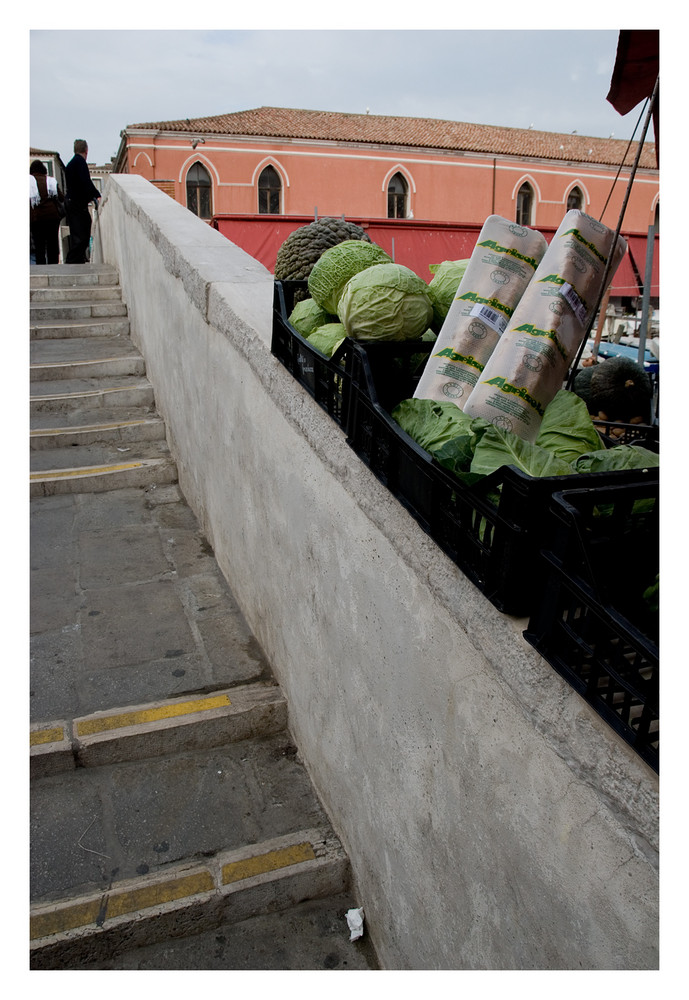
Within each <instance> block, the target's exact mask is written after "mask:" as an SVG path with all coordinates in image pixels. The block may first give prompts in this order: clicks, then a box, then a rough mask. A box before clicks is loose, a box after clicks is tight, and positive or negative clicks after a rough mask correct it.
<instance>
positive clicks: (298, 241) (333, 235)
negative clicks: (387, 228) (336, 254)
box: [275, 218, 372, 302]
mask: <svg viewBox="0 0 689 1000" xmlns="http://www.w3.org/2000/svg"><path fill="white" fill-rule="evenodd" d="M344 240H365V241H366V242H367V243H371V242H372V241H371V238H370V237H369V236H368V234H367V233H366V231H365V230H363V229H362V228H361V226H357V225H356V224H355V223H354V222H345V220H344V219H330V218H323V219H317V220H316V221H314V222H310V223H309V224H308V225H307V226H300V228H299V229H295V230H294V232H292V233H290V234H289V236H288V237H287V239H286V240H285V241H284V243H283V244H282V246H281V247H280V249H279V250H278V252H277V257H276V260H275V280H276V281H303V280H306V279H307V278H308V277H309V275H310V274H311V269H312V268H313V265H314V264H315V263H316V261H317V260H318V258H319V257H320V256H321V254H322V253H325V251H326V250H329V249H330V247H334V246H336V245H337V244H338V243H343V242H344ZM294 298H295V302H296V301H300V300H301V299H304V298H306V293H302V292H301V291H299V290H298V291H297V292H296V293H295V297H294Z"/></svg>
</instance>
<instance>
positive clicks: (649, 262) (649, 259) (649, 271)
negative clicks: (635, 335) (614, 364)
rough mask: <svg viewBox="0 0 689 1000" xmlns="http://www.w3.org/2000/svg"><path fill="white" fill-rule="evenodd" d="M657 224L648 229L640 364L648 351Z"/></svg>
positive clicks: (642, 301) (640, 337) (640, 335)
mask: <svg viewBox="0 0 689 1000" xmlns="http://www.w3.org/2000/svg"><path fill="white" fill-rule="evenodd" d="M655 234H656V227H655V224H654V225H651V226H649V227H648V240H647V243H646V273H645V274H644V294H643V297H642V299H641V329H640V330H639V364H640V365H643V363H644V352H645V350H646V331H647V330H648V313H649V306H650V302H651V278H652V276H653V251H654V243H655Z"/></svg>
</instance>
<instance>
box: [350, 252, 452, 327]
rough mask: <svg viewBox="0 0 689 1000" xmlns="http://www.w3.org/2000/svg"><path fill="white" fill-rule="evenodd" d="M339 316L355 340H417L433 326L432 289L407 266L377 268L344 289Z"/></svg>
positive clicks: (362, 274) (364, 273) (380, 266)
mask: <svg viewBox="0 0 689 1000" xmlns="http://www.w3.org/2000/svg"><path fill="white" fill-rule="evenodd" d="M337 312H338V316H339V317H340V320H341V322H342V323H343V324H344V326H345V329H346V330H347V335H348V336H349V337H351V338H352V340H417V339H418V338H420V337H421V336H422V335H423V334H424V333H425V332H426V330H427V329H428V327H429V326H430V323H431V320H432V318H433V306H432V305H431V300H430V299H429V297H428V286H427V285H426V282H425V281H423V280H422V279H421V278H419V276H418V275H417V274H414V272H413V271H412V270H410V269H409V268H408V267H405V266H404V265H403V264H393V263H390V264H374V265H373V266H372V267H367V268H366V269H365V270H363V271H359V273H358V274H355V275H354V276H353V277H352V278H350V279H349V281H348V282H347V284H346V285H345V287H344V290H343V292H342V295H341V297H340V301H339V305H338V309H337Z"/></svg>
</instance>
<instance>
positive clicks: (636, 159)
mask: <svg viewBox="0 0 689 1000" xmlns="http://www.w3.org/2000/svg"><path fill="white" fill-rule="evenodd" d="M659 81H660V76H657V77H656V82H655V85H654V87H653V93H652V94H651V99H650V101H649V102H648V111H647V113H646V120H645V122H644V127H643V130H642V132H641V138H640V139H639V145H638V148H637V151H636V156H635V157H634V163H633V164H632V169H631V172H630V174H629V180H628V181H627V190H626V191H625V195H624V201H623V202H622V208H621V210H620V217H619V219H618V220H617V228H616V229H615V238H614V239H613V241H612V246H611V248H610V254H609V256H608V259H607V261H606V263H605V271H604V272H603V281H602V282H601V287H600V291H599V292H598V298H597V300H596V305H595V307H594V308H593V309H592V310H591V315H590V317H589V321H588V325H587V327H586V333H585V335H584V337H583V339H582V342H581V345H580V347H579V352H578V354H577V356H576V359H575V361H574V364H573V365H572V369H571V371H570V373H569V378H568V380H567V388H568V389H571V388H572V384H573V382H574V376H575V375H576V369H577V366H578V364H579V359H580V358H581V355H582V354H583V353H584V348H585V347H586V344H587V342H588V338H589V334H590V333H591V329H592V327H593V323H594V321H595V318H596V314H597V312H598V310H599V309H600V304H601V301H602V299H603V296H604V294H605V290H606V285H607V283H608V275H609V274H610V271H611V269H612V262H613V257H614V254H615V247H616V246H617V240H618V238H619V235H620V230H621V229H622V222H623V220H624V214H625V212H626V211H627V204H628V202H629V196H630V194H631V190H632V183H633V181H634V177H635V176H636V170H637V167H638V166H639V160H640V159H641V153H642V150H643V147H644V141H645V139H646V133H647V132H648V126H649V125H650V124H651V116H652V115H653V108H654V107H655V102H656V95H657V93H658V84H659ZM591 353H592V355H593V361H594V364H595V362H596V358H597V357H598V344H595V343H594V345H593V348H592V351H591Z"/></svg>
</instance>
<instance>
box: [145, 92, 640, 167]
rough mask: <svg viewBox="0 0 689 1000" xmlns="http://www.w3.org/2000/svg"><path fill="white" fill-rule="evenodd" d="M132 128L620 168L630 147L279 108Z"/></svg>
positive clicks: (538, 134)
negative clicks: (343, 143) (329, 142)
mask: <svg viewBox="0 0 689 1000" xmlns="http://www.w3.org/2000/svg"><path fill="white" fill-rule="evenodd" d="M127 128H128V129H147V130H148V129H156V130H160V131H164V132H193V133H195V134H197V135H199V134H201V135H203V134H214V135H237V136H239V135H241V136H261V137H264V138H274V139H322V140H330V141H335V142H362V143H375V144H377V145H383V146H408V147H416V148H420V149H447V150H452V151H458V152H459V151H463V152H469V153H486V154H490V155H492V154H497V155H505V156H528V157H535V158H537V159H546V160H562V161H567V162H569V161H577V162H583V163H602V164H614V165H615V166H617V165H619V164H620V163H621V162H622V158H623V157H624V156H625V152H626V150H627V146H628V142H627V140H624V139H598V138H594V137H592V136H585V135H578V134H566V133H560V132H540V131H537V130H535V129H521V128H506V127H503V126H500V125H476V124H472V123H470V122H453V121H444V120H440V119H434V118H406V117H403V116H398V115H371V114H364V115H361V114H346V113H344V112H338V111H307V110H302V109H297V108H273V107H261V108H253V109H251V110H248V111H236V112H234V113H232V114H227V115H215V116H213V117H209V118H191V119H189V118H180V119H178V120H176V121H166V122H146V123H142V124H138V125H129V126H127ZM635 155H636V144H635V143H633V144H632V145H631V147H630V149H629V152H628V153H627V155H626V159H625V162H626V163H628V164H631V163H632V162H633V159H634V156H635ZM639 165H640V166H642V167H648V168H650V169H657V163H656V157H655V146H654V144H653V143H651V142H646V143H645V144H644V149H643V152H642V154H641V159H640V161H639Z"/></svg>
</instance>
